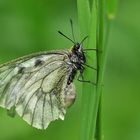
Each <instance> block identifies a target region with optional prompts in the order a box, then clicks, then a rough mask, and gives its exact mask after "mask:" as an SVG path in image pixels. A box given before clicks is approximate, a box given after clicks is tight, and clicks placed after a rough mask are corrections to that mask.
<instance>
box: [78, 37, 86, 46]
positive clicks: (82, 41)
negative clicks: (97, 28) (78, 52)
mask: <svg viewBox="0 0 140 140" xmlns="http://www.w3.org/2000/svg"><path fill="white" fill-rule="evenodd" d="M87 38H88V36H85V37H84V38H83V39H82V41H81V42H80V45H81V44H82V43H83V42H84V41H85V40H86V39H87Z"/></svg>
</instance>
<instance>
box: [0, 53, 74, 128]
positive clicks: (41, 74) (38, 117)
mask: <svg viewBox="0 0 140 140" xmlns="http://www.w3.org/2000/svg"><path fill="white" fill-rule="evenodd" d="M66 61H69V59H68V57H67V55H66V53H65V52H63V53H60V52H59V53H50V54H42V55H35V56H34V57H31V58H30V57H25V58H22V59H19V60H17V61H15V62H12V63H8V64H6V65H3V66H0V106H1V107H4V108H6V109H8V110H10V109H12V108H15V110H16V112H17V113H18V114H19V115H20V116H21V117H22V118H23V119H24V120H25V121H26V122H27V123H29V124H30V125H32V126H33V127H36V128H39V129H45V128H47V126H48V125H49V123H50V122H51V121H53V120H56V119H59V118H60V119H64V114H65V113H66V106H67V105H66V102H65V100H66V97H68V96H67V95H71V94H73V93H74V94H75V89H74V88H73V84H70V85H67V79H68V76H69V74H70V73H71V68H70V67H69V66H68V65H67V63H66Z"/></svg>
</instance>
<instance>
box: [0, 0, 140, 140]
mask: <svg viewBox="0 0 140 140" xmlns="http://www.w3.org/2000/svg"><path fill="white" fill-rule="evenodd" d="M139 5H140V1H139V0H133V1H131V0H121V1H120V2H119V5H118V13H117V17H116V19H115V20H114V21H113V22H112V24H111V30H110V38H109V50H108V59H107V63H106V71H105V82H104V92H103V122H104V139H105V140H139V139H140V80H139V79H140V56H139V55H140V17H139V16H140V7H139ZM70 18H72V19H73V21H74V26H75V29H74V30H75V32H76V36H77V39H79V37H78V24H77V9H76V0H59V1H56V0H40V1H37V0H30V1H28V0H24V1H22V0H19V1H16V0H0V63H3V62H6V61H8V60H11V59H13V58H17V57H19V56H23V55H25V54H30V53H33V52H38V51H46V50H50V49H63V48H69V47H70V46H71V45H72V44H71V43H70V42H69V41H68V40H66V39H65V38H63V37H62V36H60V35H59V34H58V33H57V30H61V31H62V32H64V33H66V34H67V35H68V36H70V35H71V29H70V25H69V19H70ZM79 40H80V39H79ZM85 47H86V46H85ZM76 85H77V92H78V96H77V100H76V103H75V104H74V105H73V106H72V107H71V108H70V109H69V110H68V112H67V114H66V118H65V121H55V122H53V123H51V125H50V126H49V128H47V129H46V130H45V131H41V130H37V129H34V128H32V127H30V126H29V125H28V124H26V123H25V122H24V121H23V120H22V119H21V118H19V117H18V116H16V118H14V119H13V118H10V117H9V116H7V114H6V111H5V110H4V109H2V108H0V140H16V139H20V140H38V139H39V140H78V139H79V133H80V117H81V115H82V114H81V113H80V110H79V108H80V106H81V100H80V99H81V98H80V96H81V90H80V89H81V88H80V87H81V83H77V82H76ZM85 129H86V128H85Z"/></svg>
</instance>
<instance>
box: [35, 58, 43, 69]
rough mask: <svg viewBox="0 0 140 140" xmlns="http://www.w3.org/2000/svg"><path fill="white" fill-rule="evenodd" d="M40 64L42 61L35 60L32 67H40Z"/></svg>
mask: <svg viewBox="0 0 140 140" xmlns="http://www.w3.org/2000/svg"><path fill="white" fill-rule="evenodd" d="M42 64H43V61H42V60H40V59H37V60H36V61H35V64H34V66H35V67H37V66H40V65H42Z"/></svg>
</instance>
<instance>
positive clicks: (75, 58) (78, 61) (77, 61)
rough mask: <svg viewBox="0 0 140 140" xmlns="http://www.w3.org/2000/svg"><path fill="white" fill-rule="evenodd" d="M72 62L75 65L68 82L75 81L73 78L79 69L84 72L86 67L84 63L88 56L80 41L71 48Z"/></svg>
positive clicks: (70, 57) (70, 56)
mask: <svg viewBox="0 0 140 140" xmlns="http://www.w3.org/2000/svg"><path fill="white" fill-rule="evenodd" d="M69 59H70V62H71V63H72V65H73V68H72V72H71V74H70V76H69V79H68V84H70V83H71V82H73V79H74V78H75V76H76V74H77V71H78V70H79V71H80V73H83V71H84V67H83V64H84V63H86V57H85V54H84V52H83V49H82V46H81V45H80V44H79V43H76V44H75V45H74V46H73V47H72V48H71V50H70V54H69Z"/></svg>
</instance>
